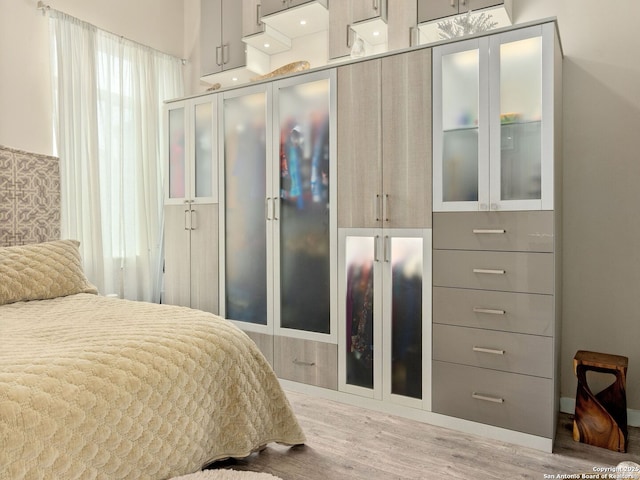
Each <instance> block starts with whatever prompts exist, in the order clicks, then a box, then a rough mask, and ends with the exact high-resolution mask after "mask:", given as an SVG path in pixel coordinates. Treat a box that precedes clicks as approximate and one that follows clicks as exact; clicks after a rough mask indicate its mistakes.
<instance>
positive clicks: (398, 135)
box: [382, 49, 432, 228]
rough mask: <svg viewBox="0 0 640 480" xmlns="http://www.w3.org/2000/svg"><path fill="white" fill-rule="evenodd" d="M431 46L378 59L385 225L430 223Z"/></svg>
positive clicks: (403, 225)
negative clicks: (380, 64) (379, 63)
mask: <svg viewBox="0 0 640 480" xmlns="http://www.w3.org/2000/svg"><path fill="white" fill-rule="evenodd" d="M430 92H431V50H430V49H422V50H417V51H415V52H410V53H405V54H403V55H394V56H391V57H386V58H383V59H382V158H383V178H382V180H383V185H382V191H383V193H384V195H387V196H388V198H387V199H386V202H385V204H386V210H387V211H386V212H385V219H384V220H385V225H384V226H385V227H386V226H389V227H392V228H429V227H431V202H432V194H431V184H432V181H431V132H432V128H431V95H430Z"/></svg>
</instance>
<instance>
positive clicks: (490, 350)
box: [473, 347, 505, 355]
mask: <svg viewBox="0 0 640 480" xmlns="http://www.w3.org/2000/svg"><path fill="white" fill-rule="evenodd" d="M473 351H474V352H479V353H490V354H492V355H504V353H505V352H504V350H497V349H495V348H484V347H473Z"/></svg>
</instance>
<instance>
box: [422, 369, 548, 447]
mask: <svg viewBox="0 0 640 480" xmlns="http://www.w3.org/2000/svg"><path fill="white" fill-rule="evenodd" d="M553 401H554V400H553V380H551V379H548V378H540V377H532V376H529V375H519V374H517V373H508V372H499V371H496V370H491V369H485V368H478V367H470V366H466V365H457V364H454V363H447V362H440V361H434V362H433V411H434V412H438V413H442V414H444V415H451V416H453V417H459V418H465V419H467V420H471V421H474V422H480V423H486V424H489V425H495V426H497V427H503V428H508V429H511V430H516V431H520V432H525V433H530V434H532V435H540V436H543V437H549V438H552V437H553V436H554V433H555V432H554V420H553V418H554V417H555V414H554V413H553V412H554V405H553Z"/></svg>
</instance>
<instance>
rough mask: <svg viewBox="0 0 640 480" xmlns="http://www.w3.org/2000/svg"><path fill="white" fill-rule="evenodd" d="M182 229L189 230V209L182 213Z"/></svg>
mask: <svg viewBox="0 0 640 480" xmlns="http://www.w3.org/2000/svg"><path fill="white" fill-rule="evenodd" d="M184 229H185V230H191V209H189V210H185V211H184Z"/></svg>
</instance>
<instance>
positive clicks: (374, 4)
mask: <svg viewBox="0 0 640 480" xmlns="http://www.w3.org/2000/svg"><path fill="white" fill-rule="evenodd" d="M373 9H374V10H376V11H377V10H378V0H373Z"/></svg>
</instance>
